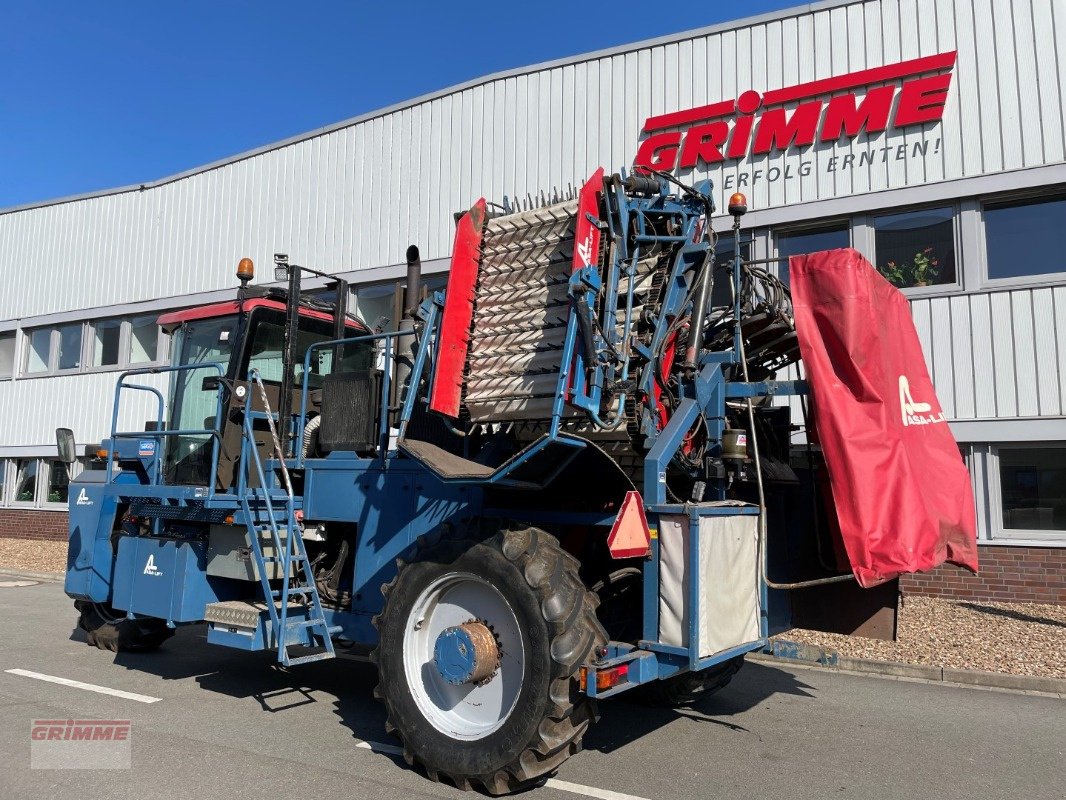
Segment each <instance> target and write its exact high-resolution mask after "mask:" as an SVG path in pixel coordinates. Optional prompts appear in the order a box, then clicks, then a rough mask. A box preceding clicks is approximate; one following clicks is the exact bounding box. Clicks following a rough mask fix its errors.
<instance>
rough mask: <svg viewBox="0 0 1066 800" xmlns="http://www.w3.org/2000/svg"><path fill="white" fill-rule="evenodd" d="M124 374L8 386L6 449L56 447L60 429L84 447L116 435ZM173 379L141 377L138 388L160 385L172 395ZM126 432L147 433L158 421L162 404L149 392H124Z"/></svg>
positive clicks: (3, 404)
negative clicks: (113, 418)
mask: <svg viewBox="0 0 1066 800" xmlns="http://www.w3.org/2000/svg"><path fill="white" fill-rule="evenodd" d="M118 375H119V373H117V372H101V373H93V374H89V375H64V376H60V377H54V378H27V379H23V380H17V381H7V382H5V383H4V384H2V389H0V420H3V421H4V424H3V425H2V426H0V447H8V446H18V445H27V444H33V445H45V446H47V445H55V429H56V428H59V427H68V428H72V429H73V430H74V437H75V439H76V440H77V442H78V443H79V444H92V443H94V442H99V441H100V440H101V439H103V438H104V437H105V436H107V435H108V434H110V432H111V413H112V408H113V407H114V395H115V384H116V383H117V380H118ZM167 377H168V376H167V375H139V376H137V377H136V379H135V380H132V381H131V382H135V383H138V384H144V385H147V386H154V387H156V388H157V389H159V390H160V391H162V392H163V396H164V397H165V396H166V387H167ZM119 411H120V413H119V425H118V428H119V430H120V431H141V430H144V423H145V421H146V420H154V419H155V418H156V400H155V398H154V397H153V396H152V395H151V394H150V393H148V392H141V391H129V390H126V391H123V393H122V404H121V407H120V409H119Z"/></svg>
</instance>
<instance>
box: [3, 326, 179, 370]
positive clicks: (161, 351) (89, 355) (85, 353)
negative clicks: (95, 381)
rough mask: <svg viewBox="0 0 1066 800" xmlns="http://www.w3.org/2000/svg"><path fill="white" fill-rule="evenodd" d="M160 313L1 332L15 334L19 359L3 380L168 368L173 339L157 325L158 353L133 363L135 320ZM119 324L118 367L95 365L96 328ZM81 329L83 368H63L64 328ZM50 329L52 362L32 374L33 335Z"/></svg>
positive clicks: (81, 364)
mask: <svg viewBox="0 0 1066 800" xmlns="http://www.w3.org/2000/svg"><path fill="white" fill-rule="evenodd" d="M158 316H159V315H158V314H134V315H131V316H127V317H107V318H105V319H101V320H74V321H70V322H61V323H54V324H52V325H31V326H27V327H24V328H19V329H15V330H12V331H0V335H5V334H7V333H14V334H15V360H14V370H13V371H12V374H11V375H10V376H4V375H0V380H7V379H9V378H15V379H19V380H24V379H27V378H46V377H54V376H59V375H81V374H91V373H97V372H122V371H124V370H127V369H143V368H146V367H158V366H166V363H167V359H168V357H169V353H170V336H169V334H167V332H166V331H164V330H163V329H162V328H161V327H159V323H158V321H156V322H155V327H156V340H155V353H154V358H153V359H152V360H151V361H136V362H135V361H131V360H130V359H131V357H132V350H133V323H134V322H135V321H139V320H144V319H150V318H153V317H154V318H155V319H156V320H158ZM115 321H117V322H118V323H119V324H118V356H119V360H118V362H117V363H115V364H102V365H99V366H98V365H95V364H93V363H92V360H93V358H94V354H95V343H96V326H97V323H98V322H108V323H109V322H115ZM75 325H77V326H80V327H81V350H80V357H79V362H80V366H78V367H73V368H69V369H60V368H59V343H60V329H61V328H68V327H73V326H75ZM42 330H46V331H48V332H49V335H48V361H47V364H46V369H44V370H41V371H40V372H30V371H29V359H30V353H31V350H32V348H31V344H30V342H31V341H32V336H33V334H34V333H35V332H36V331H42Z"/></svg>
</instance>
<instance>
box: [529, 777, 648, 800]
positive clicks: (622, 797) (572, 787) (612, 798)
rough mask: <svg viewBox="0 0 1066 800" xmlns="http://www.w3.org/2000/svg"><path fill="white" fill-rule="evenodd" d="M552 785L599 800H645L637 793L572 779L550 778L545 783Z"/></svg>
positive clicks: (560, 789)
mask: <svg viewBox="0 0 1066 800" xmlns="http://www.w3.org/2000/svg"><path fill="white" fill-rule="evenodd" d="M544 785H545V786H550V787H551V788H552V789H558V790H559V791H561V792H570V793H571V794H583V795H585V797H595V798H598V800H645V798H643V797H638V796H637V795H635V794H624V793H623V792H613V791H611V790H610V789H597V788H596V787H595V786H585V785H584V784H580V783H570V781H561V780H559V779H558V778H548V780H547V781H546V782H545V784H544Z"/></svg>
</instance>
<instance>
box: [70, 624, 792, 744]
mask: <svg viewBox="0 0 1066 800" xmlns="http://www.w3.org/2000/svg"><path fill="white" fill-rule="evenodd" d="M205 631H206V628H205V626H202V625H192V626H183V627H181V628H179V629H178V631H177V632H176V633H175V635H174V637H173V638H172V639H170V640H169V641H167V642H166V643H165V644H164V645H163V646H162V648H161V649H160V650H159V651H157V652H154V653H119V654H118V655H116V656H115V658H114V663H115V664H116V665H119V666H122V667H125V668H126V669H130V670H137V671H140V672H145V673H148V674H152V675H157V676H159V677H161V678H163V679H164V680H183V679H188V678H193V679H195V681H196V682H197V684H199V686H200V687H201V688H203V689H205V690H207V691H209V692H215V693H217V694H223V695H228V696H230V697H234V698H252V699H254V700H255V701H256V702H258V703H259V705H260V706H261V707H262V709H263V710H264V711H267V712H270V713H284V712H286V711H289V710H291V709H294V708H299V707H301V706H308V705H312V704H314V703H323V702H329V703H331V704H332V705H333V706H334V708H333V711H334V713H335V714H336V715H337V716H338V717H339V718H340V722H341V724H343V725H344V726H345V727H347V728H348V729H349V730H350V731H351V732H352V735H353V736H354V737H356V738H358V739H360V740H363V741H372V742H373V741H383V740H385V741H387V737H386V735H385V730H384V727H385V711H384V708H383V706H382V705H381V704H380V703H378V702H377V701H376V700H375V699H374V698H373V688H374V686H375V685H376V683H377V671H376V668H375V667H374V666H373V665H371V664H368V663H364V662H359V661H354V660H352V659H347V658H339V659H336V660H333V661H324V662H319V663H315V664H310V665H307V666H304V667H297V668H295V669H293V670H288V669H285V668H283V667H281V666H280V665H278V664H277V663H276V662H275V661H274V654H273V652H254V653H245V652H241V651H237V650H229V649H226V648H222V647H215V646H212V645H209V644H208V643H207V641H206V638H205ZM70 638H71V640H77V641H84V638H85V637H84V634H83V633H82V632H81V631H79V630H75V631H74V633H73V634H72V635H71V637H70ZM810 688H811V687H809V686H808V685H807V684H805V683H803V682H802V681H801V680H799V679H798V678H797V677H796V676H795V675H793V674H791V673H789V672H786V671H784V670H780V669H776V668H774V667H770V666H767V665H763V664H759V663H755V662H750V661H749V662H747V663H746V664H745V665H744V668H743V669H741V670H740V672H739V673H737V676H736V678H734V679H733V681H732V682H731V683H730V684H729V685H728V686H727V687H725V688H724V689H722V690H721V691H719V692H717V693H715V694H712V695H711V696H709V697H707V698H706V699H704V700H701V701H699V702H697V703H696V704H694V705H693V706H690V707H687V708H680V709H670V708H661V707H655V706H648V705H643V704H639V703H637V702H634V701H631V700H627V699H626V698H625V695H622V696H621V697H620V698H618V699H615V700H610V701H604V702H602V703H601V704H600V713H601V720H600V722H599V723H598V724H596V725H593V726H592V728H590V730H589V732H588V734H587V735H586V736H585V742H584V746H585V749H588V750H596V751H598V752H603V753H609V752H612V751H614V750H617V749H619V748H622V747H625V746H626V745H628V744H630V743H631V742H634V741H636V740H638V739H640V738H642V737H644V736H646V735H647V734H649V733H653V732H655V731H656V730H658V729H660V728H662V727H663V726H665V725H668V724H669V723H671V722H673V721H675V720H677V719H681V718H687V719H690V720H696V721H699V722H705V723H707V724H710V725H718V726H722V727H725V728H727V729H729V730H731V731H735V732H738V733H745V732H747V729H746V728H745V727H744V726H743V725H742V724H740V723H739V721H735V720H733V719H731V718H733V717H737V716H739V715H741V714H743V713H744V712H746V711H748V710H749V709H752V708H754V707H756V706H757V705H759V704H760V703H762V702H763V701H765V700H766V699H767V698H769V697H771V696H773V695H775V694H790V695H796V696H799V697H812V696H813V695H812V694H811V693H810V692H809V691H807V690H808V689H810Z"/></svg>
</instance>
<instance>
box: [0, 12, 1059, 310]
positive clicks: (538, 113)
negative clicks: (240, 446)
mask: <svg viewBox="0 0 1066 800" xmlns="http://www.w3.org/2000/svg"><path fill="white" fill-rule="evenodd" d="M1064 27H1066V6H1064V5H1063V4H1062V3H1061V2H1058V0H1026V1H1025V2H1005V1H1004V0H957V1H956V2H952V0H871V1H870V2H865V3H858V2H856V3H851V4H848V5H843V6H838V7H829V8H818V9H815V10H810V9H809V7H802V8H800V9H797V11H796V13H795V14H793V15H791V16H788V17H785V18H779V19H772V20H769V21H766V22H763V23H760V24H754V25H751V26H748V27H739V28H737V29H736V30H721V31H717V32H713V33H709V34H696V35H693V36H692V37H690V38H686V39H681V40H679V41H671V42H665V43H662V44H657V45H653V46H645V47H635V48H634V49H632V50H630V51H628V52H616V53H612V54H608V55H605V56H600V57H597V58H594V59H589V60H587V61H577V62H576V63H569V64H561V65H558V66H554V67H551V68H542V69H536V68H531V69H530V71H529V72H528V73H526V74H511V75H506V76H502V77H498V78H494V79H491V80H486V81H484V82H482V83H480V84H477V85H471V86H467V87H465V88H461V89H458V90H455V91H453V92H451V93H447V94H443V95H440V96H437V97H433V98H430V99H426V100H421V101H418V102H416V103H414V104H412V105H410V106H408V107H406V108H400V109H398V110H394V111H390V112H388V113H382V114H379V115H377V116H373V117H370V118H366V119H362V120H360V121H356V122H353V123H351V124H348V125H346V126H345V127H340V128H337V129H335V130H332V131H329V132H326V133H322V134H318V135H316V136H313V137H311V138H308V139H305V140H303V141H299V142H294V143H290V144H286V145H284V146H279V147H277V148H276V149H273V150H267V151H265V152H262V153H259V154H257V155H252V156H249V157H247V158H242V159H241V160H238V161H234V162H231V163H229V164H225V165H222V166H218V167H215V168H212V169H208V170H206V171H203V172H200V173H196V174H192V175H188V176H186V177H184V178H180V179H177V180H175V181H172V182H170V183H165V184H163V185H160V186H155V187H149V188H147V189H145V190H143V191H141V190H135V191H127V192H123V193H120V194H112V195H105V196H101V197H93V198H88V199H83V200H77V201H72V202H64V203H60V204H57V205H52V206H44V207H40V208H32V209H26V210H22V211H17V212H12V213H7V214H0V242H2V243H3V244H4V246H3V248H2V249H0V277H2V278H3V279H4V280H5V282H9V283H8V285H10V281H11V280H13V279H16V278H17V277H18V276H20V275H23V274H24V273H25V272H32V274H33V275H35V276H36V277H37V278H38V280H36V281H35V282H34V283H33V284H32V285H27V286H25V290H24V291H19V292H9V293H5V295H4V296H3V297H2V298H0V319H14V318H20V317H25V316H30V315H38V314H46V313H52V312H55V311H63V310H69V309H74V308H87V307H95V306H101V305H108V304H112V303H118V302H132V301H138V300H148V299H152V298H155V297H162V296H173V295H179V294H183V293H188V292H194V291H207V290H212V289H219V288H225V287H228V286H230V285H232V280H231V273H232V271H233V265H234V264H235V263H236V261H237V260H238V259H239V258H240V257H241V256H243V255H251V256H253V257H255V258H257V260H258V261H260V262H265V264H264V265H266V264H268V263H269V260H270V256H271V254H272V253H273V252H275V251H284V252H288V253H289V254H290V255H291V256H292V257H293V259H294V260H299V261H303V262H306V263H313V264H316V265H317V266H320V267H324V268H326V269H331V270H339V269H342V268H343V269H351V268H360V267H370V266H379V265H382V264H391V263H400V262H401V261H402V259H403V253H404V250H405V248H406V246H407V244H409V243H411V242H417V243H419V245H420V246H421V247H422V250H423V254H424V256H425V257H427V258H436V257H440V256H443V255H446V253H447V252H448V248H449V245H450V240H451V229H452V225H453V222H452V217H451V214H452V212H454V211H455V210H457V209H460V208H466V207H468V206H469V205H470V204H471V203H472V202H473V201H474V200H476V199H477V197H479V196H481V195H482V194H484V195H487V196H489V197H491V198H493V199H496V200H499V199H501V197H502V195H503V194H507V195H509V196H512V197H513V196H515V195H518V196H525V195H526V194H527V193H528V194H534V195H535V194H537V193H539V192H541V191H548V190H550V189H551V188H552V187H553V186H560V187H565V186H566V185H567V184H575V185H576V184H578V183H579V182H580V181H582V180H583V179H584V178H585V177H587V175H588V174H589V172H590V171H591V169H592V168H593V167H594V166H595V165H597V164H603V165H605V166H607V167H608V168H612V169H614V168H618V167H620V166H624V165H626V164H628V163H630V162H631V161H632V158H633V155H634V153H635V150H636V146H637V143H638V141H639V138H640V128H641V126H642V124H643V120H644V119H645V118H647V117H648V116H649V115H651V114H658V113H665V112H670V111H676V110H680V109H684V108H689V107H692V106H695V105H702V104H705V103H710V102H714V101H717V100H721V99H728V98H732V97H736V96H737V95H739V94H740V93H741V92H743V91H744V90H746V89H752V88H753V89H757V90H759V91H765V90H769V89H775V88H780V87H783V86H789V85H792V84H794V83H796V82H801V81H809V80H815V79H818V78H825V77H829V76H831V75H839V74H843V73H846V72H849V71H854V70H859V69H865V68H869V67H873V66H879V65H881V64H884V63H891V62H894V61H897V60H901V59H909V58H915V57H918V56H922V55H931V54H934V53H938V52H943V51H946V50H949V49H951V48H958V51H959V55H958V63H957V65H956V67H955V70H954V77H953V80H952V86H951V91H950V93H949V98H948V104H947V108H946V110H945V114H944V119H943V122H942V123H934V124H928V125H925V126H921V127H919V128H909V129H907V130H895V131H889V132H887V133H885V134H881V135H877V136H874V137H872V138H871V139H869V140H868V141H867V140H866V139H865V137H859V138H858V139H857V140H855V141H846V140H845V141H841V142H839V143H836V144H816V145H815V146H813V147H811V148H808V149H806V150H803V151H796V150H795V149H792V150H790V151H789V152H787V153H784V154H773V155H771V156H769V157H762V158H760V159H748V160H745V161H742V162H740V163H733V164H731V165H729V166H725V167H719V168H716V169H710V170H708V169H706V168H705V167H700V168H698V169H696V170H690V171H688V172H689V174H684V172H683V173H682V177H684V178H691V179H693V180H697V179H701V178H703V177H711V178H714V179H717V180H719V181H721V179H722V178H723V177H724V176H725V175H726V174H734V175H735V174H737V173H739V172H747V171H750V170H752V169H754V168H762V169H763V170H764V171H765V170H766V169H767V168H769V167H771V166H785V165H791V166H792V167H793V170H794V171H795V170H798V168H799V165H800V163H801V162H805V161H809V162H810V163H811V164H812V166H813V170H812V174H811V175H810V176H808V177H807V178H805V179H800V178H797V179H793V180H791V181H790V180H779V181H776V182H774V183H768V182H766V181H765V180H763V181H761V182H759V183H756V185H755V186H754V188H751V189H750V190H749V195H750V201H751V206H752V207H753V208H768V207H773V206H779V205H782V204H786V203H795V202H807V201H813V200H819V199H826V198H830V197H835V196H840V195H844V194H849V193H854V192H865V191H876V190H882V189H891V188H897V187H904V186H912V185H919V184H922V183H924V182H928V181H941V180H951V179H954V178H961V177H969V176H974V175H979V174H982V173H988V172H995V171H999V170H1004V169H1018V168H1023V167H1031V166H1036V165H1043V164H1051V163H1058V162H1061V161H1062V160H1063V158H1064V152H1063V148H1064V134H1063V105H1064V100H1066V98H1064V94H1063V92H1064V86H1066V81H1064V80H1063V78H1062V71H1063V68H1064V65H1066V51H1064V45H1063V41H1064V38H1063V37H1055V36H1054V35H1052V33H1051V32H1052V31H1055V30H1062V29H1063V28H1064ZM937 138H939V139H941V144H940V146H939V147H938V148H935V140H936V139H937ZM925 140H930V141H931V143H932V144H931V147H930V152H929V153H928V154H927V155H926V157H925V158H924V159H923V158H911V157H908V158H907V159H904V160H900V161H896V160H894V159H890V160H889V161H888V162H887V163H886V162H883V161H878V162H877V163H873V164H868V165H864V166H863V167H861V168H860V167H857V166H856V167H855V168H854V169H849V170H840V169H838V170H835V171H831V170H830V169H829V166H830V163H831V159H832V158H833V157H834V156H837V157H840V156H844V155H847V154H851V155H858V154H859V153H860V152H862V151H864V150H865V149H866V148H868V147H885V146H897V145H901V144H903V145H907V146H909V147H913V145H914V144H915V143H918V142H921V141H925ZM934 148H935V152H934ZM116 276H121V279H120V280H116V279H115V277H116Z"/></svg>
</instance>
